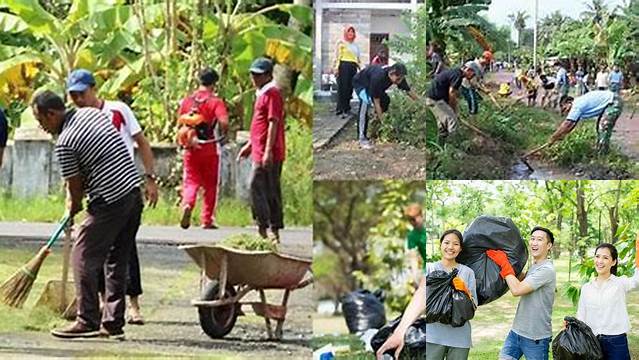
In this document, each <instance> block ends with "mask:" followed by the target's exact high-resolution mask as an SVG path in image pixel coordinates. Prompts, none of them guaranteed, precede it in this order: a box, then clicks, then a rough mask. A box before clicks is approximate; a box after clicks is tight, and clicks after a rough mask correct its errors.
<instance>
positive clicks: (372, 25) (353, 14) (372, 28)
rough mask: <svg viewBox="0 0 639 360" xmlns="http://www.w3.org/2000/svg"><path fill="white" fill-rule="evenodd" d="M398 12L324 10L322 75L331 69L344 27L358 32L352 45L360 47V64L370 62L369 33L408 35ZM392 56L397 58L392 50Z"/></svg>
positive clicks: (391, 35)
mask: <svg viewBox="0 0 639 360" xmlns="http://www.w3.org/2000/svg"><path fill="white" fill-rule="evenodd" d="M400 14H401V12H400V11H398V10H360V9H353V10H342V9H327V10H324V12H323V22H322V49H321V51H322V65H321V69H318V70H321V72H322V73H327V72H329V71H330V70H331V67H332V66H333V62H334V61H335V44H336V43H337V40H338V39H341V38H342V36H343V34H344V26H346V25H347V24H350V25H353V26H354V27H355V31H356V32H357V38H356V39H355V44H357V46H359V49H360V52H361V57H360V59H361V61H362V64H363V65H366V64H368V63H369V62H370V57H371V56H372V55H374V54H369V51H370V35H371V33H382V34H384V33H387V34H389V35H390V37H391V38H392V37H393V35H396V34H406V33H408V28H407V27H406V24H405V23H404V21H403V20H402V18H401V16H400ZM391 56H393V57H396V55H395V54H393V51H392V49H391Z"/></svg>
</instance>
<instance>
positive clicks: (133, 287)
mask: <svg viewBox="0 0 639 360" xmlns="http://www.w3.org/2000/svg"><path fill="white" fill-rule="evenodd" d="M98 289H99V290H98V291H99V292H100V293H101V294H104V268H103V269H102V272H101V273H100V277H99V278H98ZM126 294H127V295H129V296H140V295H142V278H141V277H140V260H139V259H138V249H137V246H136V244H135V239H133V247H132V248H131V255H130V257H129V266H128V269H127V277H126Z"/></svg>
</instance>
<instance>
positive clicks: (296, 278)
mask: <svg viewBox="0 0 639 360" xmlns="http://www.w3.org/2000/svg"><path fill="white" fill-rule="evenodd" d="M180 248H181V249H184V250H185V251H186V253H187V254H189V256H190V257H191V258H192V259H193V261H195V263H196V264H197V265H198V266H199V267H200V269H201V271H202V275H201V278H200V292H201V298H200V299H198V300H192V301H191V305H193V306H196V307H197V308H198V313H199V318H200V326H201V327H202V330H204V332H205V333H206V334H207V335H208V336H210V337H211V338H214V339H219V338H223V337H224V336H226V335H227V334H228V333H229V332H230V331H231V330H232V329H233V326H234V325H235V321H236V320H237V317H238V315H240V314H243V313H242V311H241V308H242V305H251V306H252V307H253V311H254V312H255V313H256V314H257V315H258V316H261V317H263V318H264V320H265V324H266V331H267V334H268V339H269V340H281V339H282V329H283V326H284V320H285V318H286V305H287V303H288V298H289V295H290V293H291V291H293V290H296V289H300V288H303V287H305V286H308V285H309V284H311V283H312V282H313V277H312V275H311V273H310V267H311V260H307V259H302V258H298V257H294V256H290V255H284V254H277V253H274V252H270V251H243V250H238V249H233V248H229V247H225V246H220V245H184V246H180ZM265 290H284V295H283V297H282V302H281V304H279V305H278V304H268V303H267V302H266V294H265ZM252 291H255V292H257V293H259V296H260V300H261V301H259V302H241V301H240V300H241V299H242V298H243V297H244V296H246V295H247V294H249V293H250V292H252ZM271 320H274V321H275V322H276V326H275V330H274V331H273V328H272V326H271Z"/></svg>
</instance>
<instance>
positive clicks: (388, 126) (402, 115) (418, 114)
mask: <svg viewBox="0 0 639 360" xmlns="http://www.w3.org/2000/svg"><path fill="white" fill-rule="evenodd" d="M390 95H391V96H390V97H391V104H390V107H389V110H388V112H387V113H386V115H385V116H384V123H383V124H381V126H380V129H379V136H380V138H381V139H382V140H385V141H391V142H396V143H402V144H408V145H411V146H414V147H417V148H420V149H425V148H426V145H427V142H428V140H429V138H431V137H432V134H437V126H436V125H435V118H434V117H433V114H432V113H431V112H430V110H429V109H428V107H427V106H426V105H425V104H424V103H423V102H421V101H413V100H411V99H410V98H409V97H407V96H406V95H405V94H403V93H402V94H399V93H398V92H393V93H392V94H390Z"/></svg>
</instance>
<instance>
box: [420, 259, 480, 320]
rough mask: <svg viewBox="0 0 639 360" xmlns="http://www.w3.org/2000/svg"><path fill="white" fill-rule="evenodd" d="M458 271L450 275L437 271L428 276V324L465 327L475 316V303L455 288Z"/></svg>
mask: <svg viewBox="0 0 639 360" xmlns="http://www.w3.org/2000/svg"><path fill="white" fill-rule="evenodd" d="M457 274H458V271H457V269H453V271H451V272H450V273H447V272H445V271H441V270H436V271H433V272H431V273H430V274H428V276H426V318H425V319H426V322H427V323H434V322H438V323H442V324H447V325H451V326H453V327H460V326H463V325H464V324H465V323H466V321H468V320H470V319H472V318H473V317H474V316H475V303H473V301H472V300H471V299H470V297H468V295H467V294H466V293H464V292H463V291H459V290H457V289H455V288H454V287H453V279H454V278H455V277H456V276H457Z"/></svg>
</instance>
